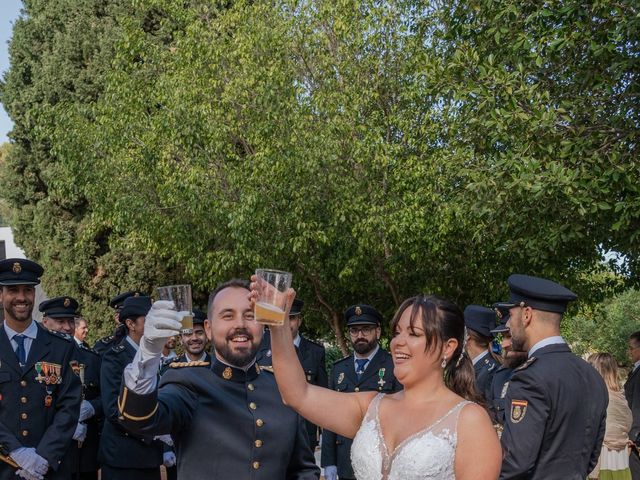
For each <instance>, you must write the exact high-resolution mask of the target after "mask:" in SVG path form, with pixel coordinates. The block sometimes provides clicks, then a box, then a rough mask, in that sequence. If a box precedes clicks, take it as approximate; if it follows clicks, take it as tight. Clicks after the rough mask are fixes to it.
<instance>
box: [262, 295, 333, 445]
mask: <svg viewBox="0 0 640 480" xmlns="http://www.w3.org/2000/svg"><path fill="white" fill-rule="evenodd" d="M303 307H304V302H303V301H302V300H300V299H298V298H296V299H295V300H294V301H293V305H292V306H291V311H290V312H289V324H290V325H291V335H292V336H293V344H294V345H295V346H296V353H297V354H298V359H299V360H300V365H302V368H303V370H304V373H305V375H306V377H307V382H309V383H310V384H312V385H319V386H321V387H325V388H326V387H327V386H328V385H329V381H328V378H327V369H326V366H325V351H324V347H323V346H322V345H320V344H318V343H316V342H312V341H311V340H309V339H307V338H305V337H303V336H302V335H300V324H301V323H302V308H303ZM257 359H258V363H259V364H260V365H262V366H264V367H270V366H271V335H269V332H265V334H264V337H263V338H262V345H261V346H260V350H259V351H258V354H257ZM305 424H306V426H307V432H308V434H309V446H310V447H311V449H312V450H315V448H316V447H317V446H318V436H319V428H318V426H317V425H314V424H313V423H311V422H308V421H306V420H305Z"/></svg>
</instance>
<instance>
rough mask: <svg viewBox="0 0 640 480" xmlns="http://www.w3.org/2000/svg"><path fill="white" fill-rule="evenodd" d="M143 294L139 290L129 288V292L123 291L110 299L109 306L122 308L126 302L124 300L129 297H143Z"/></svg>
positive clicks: (117, 308)
mask: <svg viewBox="0 0 640 480" xmlns="http://www.w3.org/2000/svg"><path fill="white" fill-rule="evenodd" d="M142 295H143V294H142V293H140V292H138V291H137V290H129V291H128V292H122V293H119V294H118V295H116V296H115V297H113V298H112V299H111V300H109V306H110V307H111V308H115V309H116V310H120V309H121V308H122V306H123V304H124V301H125V300H126V299H127V298H129V297H141V296H142Z"/></svg>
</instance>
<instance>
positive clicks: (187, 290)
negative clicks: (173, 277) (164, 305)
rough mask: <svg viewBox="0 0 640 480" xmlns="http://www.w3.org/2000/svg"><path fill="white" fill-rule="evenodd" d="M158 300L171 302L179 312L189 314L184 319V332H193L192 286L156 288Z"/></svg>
mask: <svg viewBox="0 0 640 480" xmlns="http://www.w3.org/2000/svg"><path fill="white" fill-rule="evenodd" d="M156 292H158V300H171V301H172V302H173V303H174V305H175V307H176V311H177V312H189V313H188V314H187V315H184V316H183V317H182V330H192V331H193V308H192V300H191V285H167V286H166V287H158V288H156Z"/></svg>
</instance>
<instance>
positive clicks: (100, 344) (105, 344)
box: [93, 290, 142, 355]
mask: <svg viewBox="0 0 640 480" xmlns="http://www.w3.org/2000/svg"><path fill="white" fill-rule="evenodd" d="M140 295H142V294H141V293H140V292H138V291H135V290H130V291H128V292H123V293H119V294H118V295H116V296H115V297H113V298H112V299H111V300H110V301H109V306H110V307H111V308H113V310H114V313H113V320H114V322H115V331H114V332H113V334H111V335H107V336H106V337H102V338H101V339H100V340H98V341H97V342H96V343H95V345H94V346H93V349H94V350H95V351H96V352H98V354H99V355H102V354H103V353H104V352H106V351H107V350H109V349H110V348H111V347H113V346H115V345H117V344H118V343H120V342H121V341H122V339H123V338H124V336H125V335H126V331H125V330H126V329H125V327H124V324H123V323H122V322H120V310H122V306H123V304H124V301H125V300H126V299H127V298H129V297H139V296H140Z"/></svg>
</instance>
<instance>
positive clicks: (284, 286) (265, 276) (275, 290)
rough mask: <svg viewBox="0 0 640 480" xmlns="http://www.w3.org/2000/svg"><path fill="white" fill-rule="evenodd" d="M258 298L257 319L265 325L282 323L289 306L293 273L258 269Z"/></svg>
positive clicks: (256, 306)
mask: <svg viewBox="0 0 640 480" xmlns="http://www.w3.org/2000/svg"><path fill="white" fill-rule="evenodd" d="M256 277H258V281H257V284H258V298H257V300H256V305H255V316H256V320H257V321H258V322H260V323H263V324H265V325H282V324H283V323H284V312H285V309H286V308H287V290H289V287H291V278H292V275H291V274H290V273H289V272H281V271H280V270H267V269H262V268H260V269H258V270H256Z"/></svg>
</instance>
